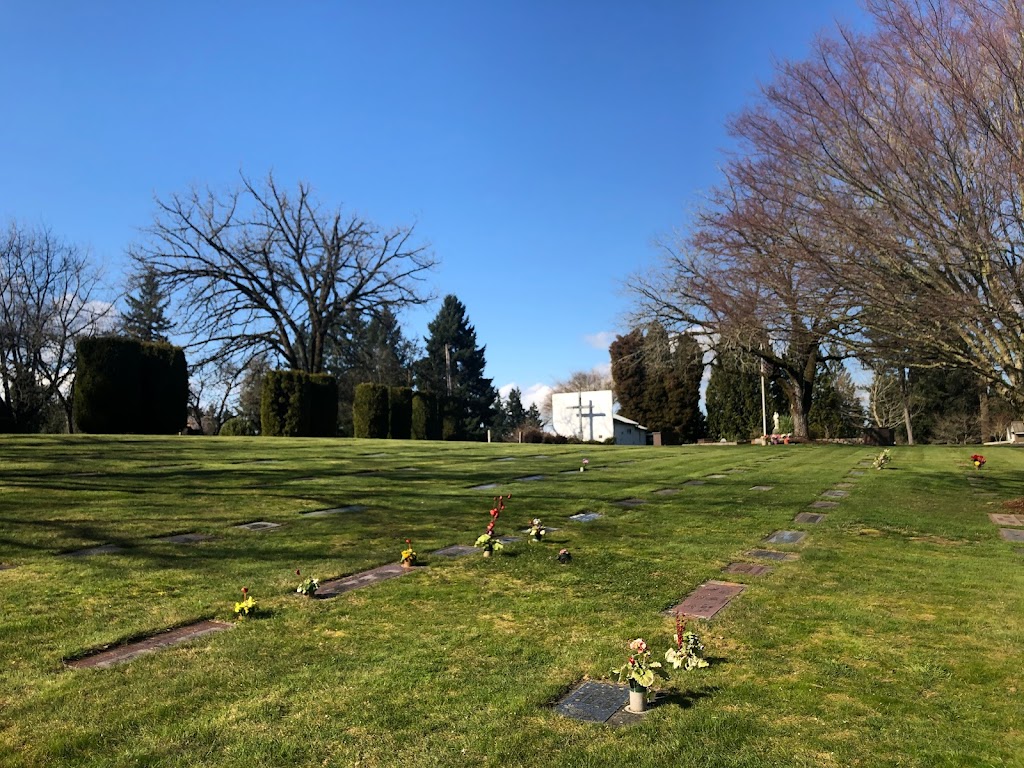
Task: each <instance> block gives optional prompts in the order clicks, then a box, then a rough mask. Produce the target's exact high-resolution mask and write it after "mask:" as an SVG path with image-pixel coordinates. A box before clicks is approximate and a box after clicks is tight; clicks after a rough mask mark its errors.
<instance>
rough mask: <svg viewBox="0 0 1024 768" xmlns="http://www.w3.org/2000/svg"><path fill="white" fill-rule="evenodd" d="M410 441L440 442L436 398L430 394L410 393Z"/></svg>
mask: <svg viewBox="0 0 1024 768" xmlns="http://www.w3.org/2000/svg"><path fill="white" fill-rule="evenodd" d="M411 418H412V423H411V425H410V426H411V431H412V439H413V440H440V439H441V425H440V419H439V415H438V402H437V396H436V395H435V394H434V393H432V392H413V393H412V413H411Z"/></svg>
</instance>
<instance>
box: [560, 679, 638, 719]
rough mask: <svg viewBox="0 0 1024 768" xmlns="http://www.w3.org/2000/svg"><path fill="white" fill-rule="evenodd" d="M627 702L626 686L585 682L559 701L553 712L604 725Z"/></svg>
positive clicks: (627, 692)
mask: <svg viewBox="0 0 1024 768" xmlns="http://www.w3.org/2000/svg"><path fill="white" fill-rule="evenodd" d="M628 702H629V687H628V686H625V685H616V684H615V683H598V682H596V681H594V680H587V681H586V682H583V683H581V684H580V685H579V686H578V687H576V688H575V689H573V690H572V691H570V692H569V693H568V694H567V695H566V696H565V697H564V698H563V699H562V700H561V701H559V702H558V704H556V705H555V711H556V712H557V713H558V714H560V715H564V716H565V717H571V718H573V719H574V720H584V721H586V722H588V723H605V722H607V721H608V718H610V717H611V716H612V715H614V714H615V713H616V712H618V711H619V710H620V709H621V708H622V707H624V706H626V704H627V703H628Z"/></svg>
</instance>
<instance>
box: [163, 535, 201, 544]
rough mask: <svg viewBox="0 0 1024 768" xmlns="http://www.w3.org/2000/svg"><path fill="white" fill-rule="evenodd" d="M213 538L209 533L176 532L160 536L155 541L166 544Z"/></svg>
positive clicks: (191, 542) (189, 542) (195, 541)
mask: <svg viewBox="0 0 1024 768" xmlns="http://www.w3.org/2000/svg"><path fill="white" fill-rule="evenodd" d="M213 538H215V537H214V536H213V535H212V534H209V533H176V534H174V535H173V536H160V537H158V538H157V539H156V541H165V542H167V543H168V544H198V543H199V542H200V541H209V540H210V539H213Z"/></svg>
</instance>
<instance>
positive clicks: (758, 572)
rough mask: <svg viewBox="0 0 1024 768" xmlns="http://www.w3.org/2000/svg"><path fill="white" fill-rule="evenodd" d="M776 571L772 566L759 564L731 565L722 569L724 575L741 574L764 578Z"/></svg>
mask: <svg viewBox="0 0 1024 768" xmlns="http://www.w3.org/2000/svg"><path fill="white" fill-rule="evenodd" d="M773 570H774V569H773V568H772V567H771V566H770V565H758V564H757V563H729V564H728V565H727V566H725V568H723V569H722V572H723V573H740V574H745V575H747V576H764V575H766V574H769V573H771V572H772V571H773Z"/></svg>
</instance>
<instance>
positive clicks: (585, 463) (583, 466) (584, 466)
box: [580, 459, 590, 472]
mask: <svg viewBox="0 0 1024 768" xmlns="http://www.w3.org/2000/svg"><path fill="white" fill-rule="evenodd" d="M589 466H590V459H584V460H583V463H582V464H581V465H580V472H586V471H587V467H589Z"/></svg>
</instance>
